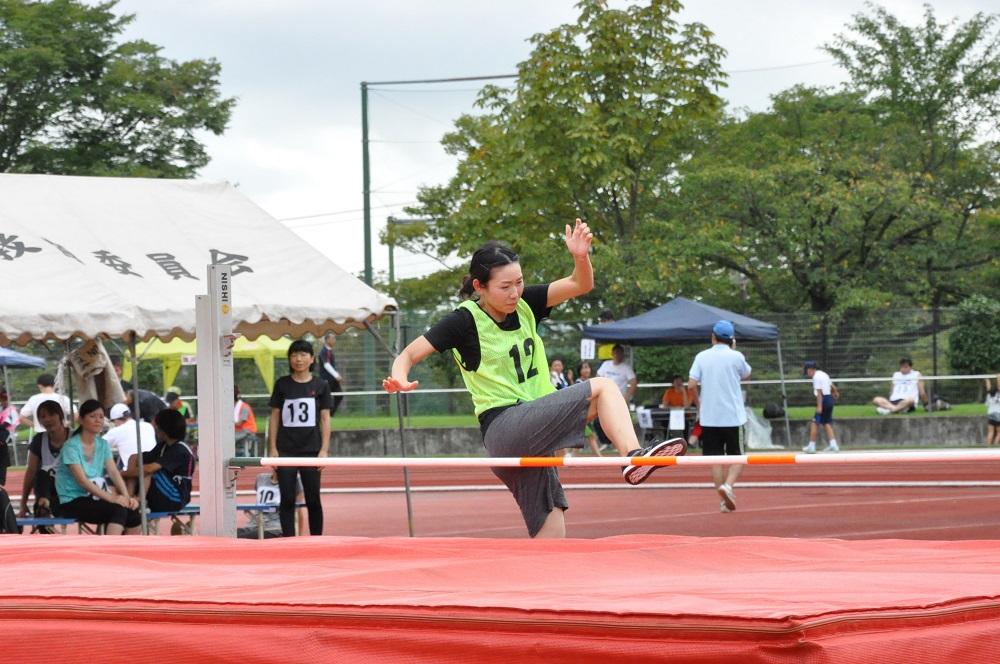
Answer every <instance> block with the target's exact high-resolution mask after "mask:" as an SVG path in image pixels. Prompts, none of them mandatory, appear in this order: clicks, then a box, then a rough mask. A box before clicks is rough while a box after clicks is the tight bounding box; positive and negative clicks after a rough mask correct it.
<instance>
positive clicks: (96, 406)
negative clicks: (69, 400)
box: [73, 399, 104, 436]
mask: <svg viewBox="0 0 1000 664" xmlns="http://www.w3.org/2000/svg"><path fill="white" fill-rule="evenodd" d="M95 410H99V411H101V412H104V408H103V407H102V406H101V402H100V401H98V400H97V399H87V400H86V401H84V402H83V403H82V404H80V410H79V411H78V414H79V416H80V420H81V421H82V420H83V418H85V417H86V416H87V415H90V414H91V413H93V412H94V411H95ZM82 431H83V425H82V423H81V425H80V426H78V427H77V428H76V429H75V430H74V431H73V435H74V436H79V435H80V433H81V432H82Z"/></svg>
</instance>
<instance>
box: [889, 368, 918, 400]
mask: <svg viewBox="0 0 1000 664" xmlns="http://www.w3.org/2000/svg"><path fill="white" fill-rule="evenodd" d="M919 381H920V372H919V371H917V370H916V369H911V370H910V373H903V372H902V371H897V372H896V373H894V374H892V394H891V395H890V396H889V401H900V400H903V399H913V402H914V403H916V402H918V401H920V387H919V386H918V384H917V383H918V382H919Z"/></svg>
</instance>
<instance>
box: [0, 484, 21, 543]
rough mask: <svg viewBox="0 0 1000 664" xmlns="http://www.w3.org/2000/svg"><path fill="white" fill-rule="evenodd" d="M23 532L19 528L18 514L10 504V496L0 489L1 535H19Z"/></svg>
mask: <svg viewBox="0 0 1000 664" xmlns="http://www.w3.org/2000/svg"><path fill="white" fill-rule="evenodd" d="M20 532H21V531H20V530H19V529H18V527H17V514H15V513H14V506H13V505H11V503H10V496H8V495H7V492H6V491H5V490H4V489H2V488H0V534H2V535H17V534H18V533H20Z"/></svg>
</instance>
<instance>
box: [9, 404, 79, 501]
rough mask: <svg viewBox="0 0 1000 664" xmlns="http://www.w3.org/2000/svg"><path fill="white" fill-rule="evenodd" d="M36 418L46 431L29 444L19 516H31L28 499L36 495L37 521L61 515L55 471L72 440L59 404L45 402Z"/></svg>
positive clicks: (37, 409) (37, 435) (36, 413)
mask: <svg viewBox="0 0 1000 664" xmlns="http://www.w3.org/2000/svg"><path fill="white" fill-rule="evenodd" d="M35 417H36V418H37V419H38V423H39V424H40V425H42V426H43V427H44V428H45V430H44V431H42V432H41V433H36V434H35V435H34V437H32V439H31V442H30V443H28V467H27V468H26V469H25V471H24V482H23V483H22V485H21V507H20V508H19V509H18V512H17V516H18V517H19V518H24V517H26V516H28V496H30V495H31V491H32V489H34V492H35V517H37V518H46V517H51V516H56V515H58V513H59V494H57V493H56V486H55V481H56V467H57V466H58V465H59V454H60V452H62V448H63V445H64V444H65V443H66V441H67V440H69V427H68V426H66V414H65V413H64V412H63V409H62V406H61V405H59V402H58V401H43V402H42V403H40V404H38V408H36V409H35Z"/></svg>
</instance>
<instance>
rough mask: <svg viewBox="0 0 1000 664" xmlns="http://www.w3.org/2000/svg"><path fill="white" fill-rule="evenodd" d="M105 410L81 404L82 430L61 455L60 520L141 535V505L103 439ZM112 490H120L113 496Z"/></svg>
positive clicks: (58, 477)
mask: <svg viewBox="0 0 1000 664" xmlns="http://www.w3.org/2000/svg"><path fill="white" fill-rule="evenodd" d="M103 428H104V409H102V408H101V404H100V402H98V401H97V400H96V399H88V400H87V401H84V402H83V403H82V404H80V426H79V427H78V428H77V429H76V431H74V432H73V435H72V436H70V438H69V440H68V441H66V444H65V445H63V449H62V453H61V454H60V455H59V466H58V467H57V468H56V491H57V492H58V493H59V503H60V507H59V516H62V517H69V518H72V519H76V520H77V521H82V522H84V523H93V524H97V525H99V526H100V525H103V526H104V527H105V533H106V534H108V535H121V534H122V532H125V533H127V534H129V535H132V534H138V533H139V525H140V523H141V522H142V519H141V518H140V517H139V511H138V508H139V502H138V501H137V500H136V499H135V498H132V497H130V496H129V495H128V490H127V489H126V488H125V480H123V479H122V476H121V474H120V473H119V472H118V466H117V465H116V464H115V460H114V457H112V456H111V446H110V445H108V441H106V440H104V438H102V437H101V435H100V433H101V431H102V430H103ZM108 480H110V481H111V487H113V488H114V489H116V490H117V493H113V492H112V491H111V490H110V489H109V485H108Z"/></svg>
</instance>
